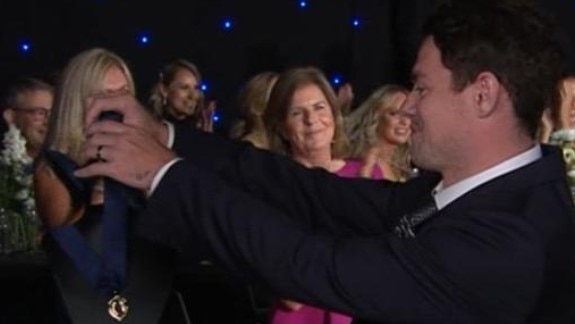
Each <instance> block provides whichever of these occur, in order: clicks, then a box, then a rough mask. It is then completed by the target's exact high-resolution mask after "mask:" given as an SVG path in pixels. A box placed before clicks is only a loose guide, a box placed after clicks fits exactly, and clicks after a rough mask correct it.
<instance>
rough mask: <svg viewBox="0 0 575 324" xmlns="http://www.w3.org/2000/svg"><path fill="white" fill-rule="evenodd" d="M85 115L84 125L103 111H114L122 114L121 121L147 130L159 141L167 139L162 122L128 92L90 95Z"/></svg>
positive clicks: (162, 141) (92, 121) (95, 118)
mask: <svg viewBox="0 0 575 324" xmlns="http://www.w3.org/2000/svg"><path fill="white" fill-rule="evenodd" d="M87 107H88V108H87V110H86V117H85V121H84V122H85V124H84V125H86V127H89V126H90V125H92V123H94V122H96V121H97V120H98V116H100V114H101V113H102V112H105V111H116V112H119V113H120V114H122V115H123V116H124V118H123V123H124V124H126V125H131V126H137V127H140V128H142V129H144V130H147V131H148V132H149V133H150V134H152V136H154V137H155V138H156V139H157V140H158V141H160V142H161V143H164V144H166V143H167V141H168V131H167V129H166V127H165V126H164V125H162V122H161V121H159V120H157V119H156V118H154V117H153V116H152V114H150V113H149V112H148V111H147V110H146V109H145V108H144V107H142V105H140V103H139V102H138V101H137V100H136V98H134V96H133V95H132V94H131V93H128V92H116V93H113V94H103V95H96V96H93V97H90V98H89V99H88V101H87Z"/></svg>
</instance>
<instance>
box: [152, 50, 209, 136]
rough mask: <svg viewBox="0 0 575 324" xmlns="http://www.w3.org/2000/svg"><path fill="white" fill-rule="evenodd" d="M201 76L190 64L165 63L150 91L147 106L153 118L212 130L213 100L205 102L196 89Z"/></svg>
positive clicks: (184, 62) (201, 93)
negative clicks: (150, 109)
mask: <svg viewBox="0 0 575 324" xmlns="http://www.w3.org/2000/svg"><path fill="white" fill-rule="evenodd" d="M201 83H202V76H201V74H200V71H199V70H198V68H197V67H196V66H195V65H194V64H192V63H191V62H189V61H187V60H184V59H178V60H175V61H173V62H170V63H168V64H166V65H165V66H164V67H163V68H162V70H161V71H160V74H159V80H158V82H157V83H156V85H155V86H154V87H153V89H152V93H151V95H150V99H149V103H150V106H151V108H152V109H153V112H154V114H156V116H158V117H160V118H163V119H166V120H169V121H177V122H188V123H191V124H192V125H194V126H195V127H197V128H199V129H202V130H205V131H209V132H211V131H213V119H212V117H213V114H214V111H215V109H216V103H215V101H210V102H206V101H205V97H204V94H203V92H202V91H201V89H200V86H201Z"/></svg>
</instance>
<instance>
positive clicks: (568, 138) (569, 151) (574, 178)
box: [549, 129, 575, 193]
mask: <svg viewBox="0 0 575 324" xmlns="http://www.w3.org/2000/svg"><path fill="white" fill-rule="evenodd" d="M549 144H552V145H557V146H559V147H561V149H562V151H563V159H564V160H565V167H566V169H567V180H568V181H569V185H570V186H571V191H572V192H573V193H575V129H561V130H558V131H555V132H553V133H552V134H551V138H550V140H549Z"/></svg>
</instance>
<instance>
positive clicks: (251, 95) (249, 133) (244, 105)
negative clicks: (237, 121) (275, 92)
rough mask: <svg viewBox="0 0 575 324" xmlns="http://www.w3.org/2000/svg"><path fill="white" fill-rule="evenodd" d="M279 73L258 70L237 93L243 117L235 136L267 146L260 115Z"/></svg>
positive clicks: (259, 145)
mask: <svg viewBox="0 0 575 324" xmlns="http://www.w3.org/2000/svg"><path fill="white" fill-rule="evenodd" d="M278 77H279V74H278V73H276V72H272V71H264V72H260V73H258V74H256V75H254V76H253V77H251V78H250V79H249V80H248V81H247V82H246V84H245V85H244V86H243V88H242V89H241V91H240V94H239V98H238V101H239V108H240V112H241V114H242V116H243V118H244V124H243V126H242V129H241V130H240V129H238V130H237V132H238V133H237V134H236V136H237V138H240V139H243V140H247V141H250V142H252V143H253V144H254V145H255V146H257V147H262V148H267V146H268V144H267V136H266V130H265V127H264V122H263V119H262V116H263V114H264V111H265V110H266V107H267V104H268V100H269V98H270V94H271V91H272V88H273V86H274V84H275V83H276V81H277V79H278Z"/></svg>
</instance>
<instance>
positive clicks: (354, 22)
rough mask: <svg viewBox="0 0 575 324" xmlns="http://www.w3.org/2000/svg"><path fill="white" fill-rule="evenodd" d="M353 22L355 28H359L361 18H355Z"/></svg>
mask: <svg viewBox="0 0 575 324" xmlns="http://www.w3.org/2000/svg"><path fill="white" fill-rule="evenodd" d="M351 24H352V25H353V27H354V28H357V27H359V26H360V25H361V20H360V19H359V18H357V17H356V18H353V20H352V21H351Z"/></svg>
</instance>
